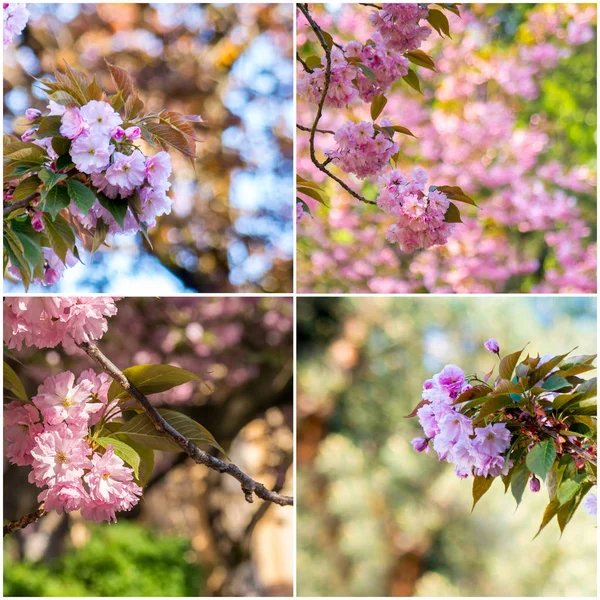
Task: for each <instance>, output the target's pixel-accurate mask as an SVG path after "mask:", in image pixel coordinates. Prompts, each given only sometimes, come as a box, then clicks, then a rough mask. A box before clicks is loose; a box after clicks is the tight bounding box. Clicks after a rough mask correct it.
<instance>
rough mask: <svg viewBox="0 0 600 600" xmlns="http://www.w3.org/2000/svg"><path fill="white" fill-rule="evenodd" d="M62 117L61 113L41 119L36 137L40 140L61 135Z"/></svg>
mask: <svg viewBox="0 0 600 600" xmlns="http://www.w3.org/2000/svg"><path fill="white" fill-rule="evenodd" d="M61 122H62V117H61V116H60V115H51V116H49V117H45V118H43V119H42V120H41V122H40V126H39V127H38V129H37V131H36V132H35V137H36V139H38V140H41V139H44V138H47V137H60V126H61Z"/></svg>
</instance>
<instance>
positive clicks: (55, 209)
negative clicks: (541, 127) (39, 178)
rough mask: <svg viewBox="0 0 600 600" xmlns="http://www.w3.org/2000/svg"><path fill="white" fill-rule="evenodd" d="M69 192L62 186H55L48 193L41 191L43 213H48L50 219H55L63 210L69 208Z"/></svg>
mask: <svg viewBox="0 0 600 600" xmlns="http://www.w3.org/2000/svg"><path fill="white" fill-rule="evenodd" d="M70 201H71V199H70V198H69V192H68V191H67V187H66V186H64V185H55V186H54V187H53V188H52V189H51V190H50V191H48V192H44V191H42V204H41V209H42V210H43V211H44V212H47V213H50V216H51V217H52V219H56V215H57V214H58V213H59V212H60V211H61V210H62V209H63V208H66V207H67V206H69V202H70Z"/></svg>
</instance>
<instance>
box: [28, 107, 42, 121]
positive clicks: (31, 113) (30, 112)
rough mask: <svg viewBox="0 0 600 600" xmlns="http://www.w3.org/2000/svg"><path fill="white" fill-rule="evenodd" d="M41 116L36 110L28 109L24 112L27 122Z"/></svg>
mask: <svg viewBox="0 0 600 600" xmlns="http://www.w3.org/2000/svg"><path fill="white" fill-rule="evenodd" d="M41 114H42V111H41V110H38V109H37V108H28V109H27V110H26V111H25V118H26V119H27V120H28V121H35V120H36V119H37V118H38V117H39V116H40V115H41Z"/></svg>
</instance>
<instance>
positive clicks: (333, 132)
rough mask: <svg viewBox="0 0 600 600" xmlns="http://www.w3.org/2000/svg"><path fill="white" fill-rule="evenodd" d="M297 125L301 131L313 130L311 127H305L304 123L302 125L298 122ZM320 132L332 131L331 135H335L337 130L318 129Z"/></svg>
mask: <svg viewBox="0 0 600 600" xmlns="http://www.w3.org/2000/svg"><path fill="white" fill-rule="evenodd" d="M296 127H297V128H298V129H300V131H308V132H310V131H312V129H311V128H310V127H305V126H304V125H300V124H298V123H296ZM317 132H318V133H330V134H331V135H335V131H331V129H317Z"/></svg>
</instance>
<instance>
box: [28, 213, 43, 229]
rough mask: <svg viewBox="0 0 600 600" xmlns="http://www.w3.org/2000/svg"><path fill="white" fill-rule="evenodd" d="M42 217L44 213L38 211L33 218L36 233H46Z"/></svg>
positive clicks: (32, 224)
mask: <svg viewBox="0 0 600 600" xmlns="http://www.w3.org/2000/svg"><path fill="white" fill-rule="evenodd" d="M42 215H43V213H41V212H40V211H39V210H36V211H35V213H34V214H33V216H32V217H31V226H32V227H33V229H34V230H35V231H44V229H46V226H45V225H44V221H43V220H42Z"/></svg>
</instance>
